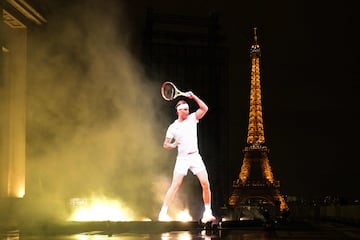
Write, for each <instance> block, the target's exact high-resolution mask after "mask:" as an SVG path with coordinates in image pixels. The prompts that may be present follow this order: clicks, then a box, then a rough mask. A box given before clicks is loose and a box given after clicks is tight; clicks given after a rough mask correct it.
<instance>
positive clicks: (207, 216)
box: [201, 212, 216, 223]
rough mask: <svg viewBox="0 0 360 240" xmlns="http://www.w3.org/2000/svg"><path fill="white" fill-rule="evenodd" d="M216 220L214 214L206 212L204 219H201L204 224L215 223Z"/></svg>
mask: <svg viewBox="0 0 360 240" xmlns="http://www.w3.org/2000/svg"><path fill="white" fill-rule="evenodd" d="M215 220H216V217H214V216H213V215H212V212H204V214H203V217H202V218H201V222H202V223H207V222H213V221H215Z"/></svg>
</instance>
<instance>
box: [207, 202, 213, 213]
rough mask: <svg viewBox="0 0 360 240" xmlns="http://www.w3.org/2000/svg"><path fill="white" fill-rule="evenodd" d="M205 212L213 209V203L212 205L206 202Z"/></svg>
mask: <svg viewBox="0 0 360 240" xmlns="http://www.w3.org/2000/svg"><path fill="white" fill-rule="evenodd" d="M205 212H209V213H211V212H212V211H211V205H210V204H206V205H205Z"/></svg>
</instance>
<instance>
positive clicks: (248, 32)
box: [43, 0, 360, 199]
mask: <svg viewBox="0 0 360 240" xmlns="http://www.w3.org/2000/svg"><path fill="white" fill-rule="evenodd" d="M84 2H87V1H84ZM95 2H96V1H95ZM98 2H99V3H98V4H99V5H101V4H102V1H98ZM354 2H355V1H335V2H328V1H299V0H297V1H285V0H280V1H213V0H208V1H205V0H201V1H187V0H183V1H162V0H158V1H156V0H154V1H145V0H136V1H124V2H123V5H122V7H123V8H124V9H123V10H124V12H125V13H126V18H127V19H128V24H129V28H128V31H129V35H130V36H131V37H130V38H129V41H130V42H131V44H130V48H131V49H130V50H131V51H132V52H133V53H134V55H136V54H138V53H140V52H141V51H140V49H141V33H142V30H143V27H144V24H145V14H146V8H147V7H152V8H153V10H154V11H155V12H159V13H165V14H166V13H167V14H180V15H189V16H208V14H209V13H210V12H217V13H218V14H219V16H220V24H221V31H222V32H223V33H224V35H225V36H226V41H227V44H226V45H227V46H228V48H229V96H228V104H229V105H228V106H229V109H230V113H229V118H228V119H229V123H228V128H229V130H230V136H229V143H230V145H229V155H230V157H231V162H232V163H231V164H232V166H231V168H232V169H234V173H233V174H234V180H235V178H236V177H237V174H238V173H239V171H240V167H241V163H242V158H243V155H242V151H241V149H242V148H244V147H245V146H246V135H247V124H248V110H249V94H250V86H249V83H250V64H251V63H250V57H249V49H250V46H251V44H252V43H253V27H254V26H256V27H257V29H258V31H257V34H258V43H259V45H260V48H261V51H262V57H261V61H260V63H261V68H260V71H261V84H262V101H263V102H262V103H263V119H264V130H265V139H266V143H265V145H266V146H268V147H269V148H270V155H269V160H270V165H271V167H272V170H273V173H274V176H275V178H276V179H278V180H280V181H281V192H282V193H286V194H288V195H296V196H304V197H307V198H316V197H322V196H325V195H336V196H340V197H344V198H349V199H352V198H359V197H360V194H359V190H358V189H359V188H358V184H359V177H358V176H359V173H358V171H359V164H358V162H359V161H360V159H359V154H358V153H357V152H356V151H357V149H358V147H359V134H360V131H359V120H360V118H359V114H360V110H359V106H358V102H359V100H358V99H357V97H358V94H359V93H358V92H359V89H360V86H359V80H360V78H359V75H360V71H359V64H360V60H359V56H358V54H359V47H358V43H359V38H358V36H357V35H358V32H357V31H358V28H359V23H360V22H359V17H358V11H357V9H358V8H356V7H355V4H354ZM46 4H49V3H46ZM67 4H68V3H67ZM61 5H64V6H62V7H66V6H65V4H61ZM95 5H96V4H95ZM52 7H53V6H50V5H48V6H45V7H44V6H43V8H44V11H46V12H51V11H54V10H53V9H52ZM57 7H59V6H57ZM94 11H96V10H95V8H94ZM65 12H66V11H65ZM79 14H81V13H79ZM44 15H45V17H46V13H45V14H44ZM49 20H50V19H49ZM210 107H211V106H210ZM237 169H238V170H237Z"/></svg>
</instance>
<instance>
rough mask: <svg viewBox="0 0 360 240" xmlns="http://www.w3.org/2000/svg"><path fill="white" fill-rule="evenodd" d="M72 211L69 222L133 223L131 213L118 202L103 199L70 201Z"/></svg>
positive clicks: (76, 199) (75, 199)
mask: <svg viewBox="0 0 360 240" xmlns="http://www.w3.org/2000/svg"><path fill="white" fill-rule="evenodd" d="M70 203H71V205H72V207H73V209H74V211H73V213H72V215H71V217H70V221H134V220H135V219H134V218H135V217H134V214H133V213H132V211H131V210H130V209H128V208H126V207H124V206H122V204H121V203H120V202H119V201H118V200H109V199H105V198H93V199H91V200H90V201H88V200H87V199H80V198H74V199H71V202H70Z"/></svg>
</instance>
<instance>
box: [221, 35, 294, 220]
mask: <svg viewBox="0 0 360 240" xmlns="http://www.w3.org/2000/svg"><path fill="white" fill-rule="evenodd" d="M254 40H255V43H254V44H253V45H252V46H251V49H250V57H251V89H250V111H249V126H248V134H247V144H248V146H247V147H245V148H244V149H243V153H244V159H243V163H242V166H241V170H240V174H239V177H238V179H237V180H235V181H233V193H232V195H231V196H230V197H229V201H228V205H229V206H230V208H231V209H232V210H235V211H233V218H239V217H240V216H239V213H240V212H241V209H242V208H243V207H244V206H249V205H250V206H251V205H256V206H259V205H261V206H266V205H268V206H271V207H272V209H275V210H276V212H275V214H277V213H279V214H281V213H282V212H284V211H287V210H288V206H287V204H286V202H285V200H284V198H283V197H282V195H281V194H280V181H278V180H275V179H274V176H273V173H272V170H271V167H270V164H269V159H268V155H269V149H268V148H267V147H266V146H265V145H264V144H265V135H264V125H263V116H262V103H261V85H260V56H261V51H260V46H259V45H258V42H257V35H256V28H254Z"/></svg>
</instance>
